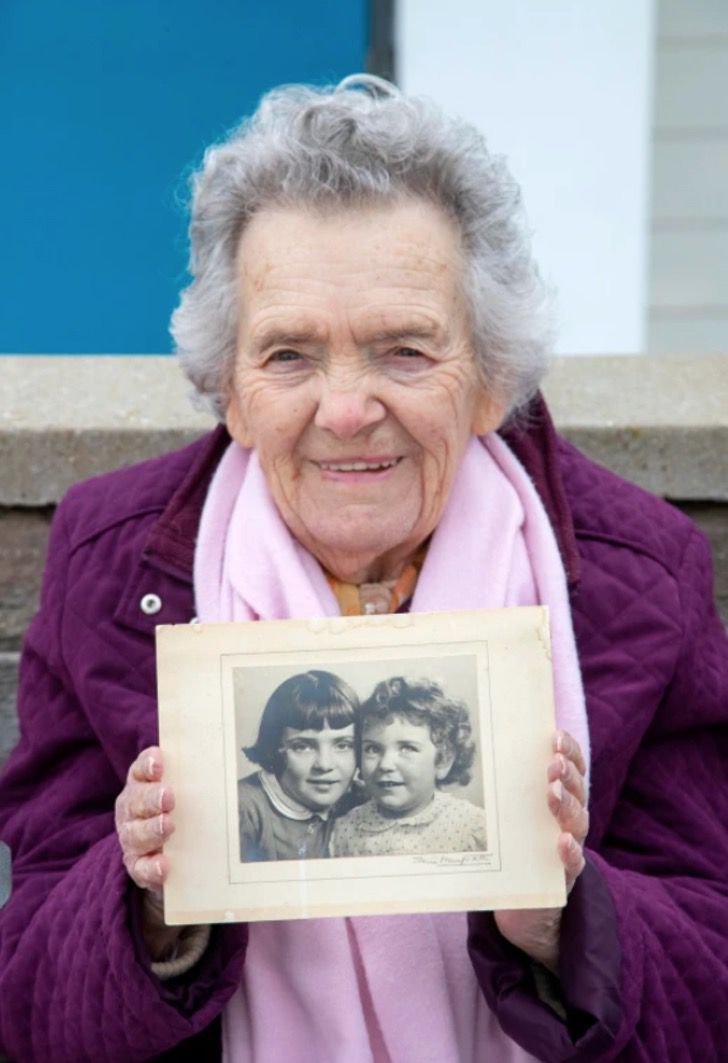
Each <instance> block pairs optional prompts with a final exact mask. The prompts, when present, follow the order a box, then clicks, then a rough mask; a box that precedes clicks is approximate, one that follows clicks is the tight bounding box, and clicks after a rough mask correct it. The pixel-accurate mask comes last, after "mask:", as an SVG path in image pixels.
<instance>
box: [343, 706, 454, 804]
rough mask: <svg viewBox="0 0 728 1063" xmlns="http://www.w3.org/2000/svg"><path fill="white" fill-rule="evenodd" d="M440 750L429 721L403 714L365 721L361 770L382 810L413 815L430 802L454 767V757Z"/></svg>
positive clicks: (370, 791) (371, 793)
mask: <svg viewBox="0 0 728 1063" xmlns="http://www.w3.org/2000/svg"><path fill="white" fill-rule="evenodd" d="M438 753H439V750H438V748H437V746H436V745H435V744H434V742H433V741H432V736H431V734H430V728H429V727H428V725H427V724H426V723H425V724H420V723H412V722H411V721H410V720H408V719H406V718H404V717H401V716H388V717H387V719H386V720H372V719H370V720H367V721H365V723H364V728H363V731H362V745H361V774H362V778H363V779H364V782H365V783H366V785H367V789H368V790H369V793H370V795H371V796H372V798H373V799H374V800H375V801H376V803H377V805H378V807H379V811H380V812H382V813H383V814H384V815H385V816H386V815H389V816H394V817H398V816H411V815H413V814H414V813H415V812H419V811H420V810H421V809H423V808H424V807H425V806H426V805H428V804H429V802H430V801H431V800H432V797H433V795H434V793H435V787H436V786H437V782H438V780H442V779H444V778H445V777H446V775H447V774H448V772H449V771H450V768H451V767H452V758H451V757H442V756H438Z"/></svg>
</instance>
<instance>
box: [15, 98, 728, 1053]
mask: <svg viewBox="0 0 728 1063" xmlns="http://www.w3.org/2000/svg"><path fill="white" fill-rule="evenodd" d="M362 87H363V88H364V89H365V90H368V91H359V90H360V89H361V88H362ZM519 209H520V208H519V195H518V190H517V188H516V186H515V185H514V183H513V181H512V180H511V178H510V177H509V175H508V173H507V171H506V169H505V167H504V165H503V163H502V161H501V160H499V159H497V158H494V157H492V156H490V155H489V153H488V151H487V150H486V147H485V145H484V143H483V141H482V139H481V137H480V136H479V135H478V134H477V133H476V132H475V131H474V130H473V129H471V128H469V127H468V126H466V125H464V124H462V123H460V122H457V121H453V120H450V119H448V118H446V117H445V116H444V115H442V114H441V113H440V112H439V111H438V110H436V109H435V108H434V107H432V106H430V105H427V104H426V103H423V102H422V101H420V100H415V99H407V98H405V97H403V96H401V95H400V94H399V93H397V92H396V91H395V90H394V89H392V88H391V87H389V86H386V85H385V84H383V83H381V82H377V81H375V80H374V79H366V78H361V79H359V84H358V85H357V83H356V81H353V82H352V80H351V79H349V80H348V81H347V82H344V83H342V84H341V85H340V86H339V87H338V88H337V89H335V90H333V91H325V92H318V91H313V90H309V89H284V90H281V91H278V92H274V93H272V94H271V95H269V96H268V97H267V98H266V99H264V101H263V103H262V104H261V107H260V110H259V111H258V113H257V114H256V115H255V116H254V118H253V119H252V120H251V121H250V122H249V123H247V124H244V125H243V126H242V127H241V128H240V129H239V130H237V131H236V132H235V133H234V134H233V135H232V136H231V138H230V139H229V140H228V141H227V142H226V143H224V144H222V145H220V146H218V147H216V148H213V149H211V150H210V151H209V152H208V153H207V155H206V157H205V161H204V164H203V167H202V170H201V172H200V174H199V175H198V177H197V179H196V182H195V192H194V201H193V208H192V224H191V240H192V252H191V270H192V274H193V278H194V279H193V282H192V284H191V285H190V287H189V288H188V289H187V291H186V292H184V294H183V296H182V300H181V304H180V307H179V309H178V310H177V312H176V314H175V316H174V320H173V332H174V335H175V338H176V341H177V345H178V349H179V355H180V359H181V362H182V365H183V367H184V369H185V371H186V372H187V374H188V376H189V377H190V379H191V380H192V382H193V383H194V385H195V387H196V388H197V390H198V391H199V392H200V394H202V395H204V396H206V397H207V398H208V399H209V401H210V403H211V404H212V406H213V407H214V408H215V410H216V411H217V412H218V414H219V416H220V418H221V420H222V421H223V422H224V423H223V424H222V425H221V426H220V427H219V428H218V429H216V430H215V431H214V432H212V433H211V434H210V435H209V436H207V437H205V438H203V439H201V440H200V441H199V442H197V443H194V444H193V445H192V446H190V447H188V448H187V449H185V450H183V451H181V452H179V453H175V454H170V455H168V456H165V457H163V458H160V459H156V460H154V461H151V462H148V463H146V464H144V465H141V466H139V467H136V468H132V469H126V470H123V471H120V472H117V473H114V474H112V475H110V476H104V477H101V478H99V479H96V480H94V481H92V482H90V483H87V484H83V485H80V486H78V487H76V488H74V489H73V490H72V491H71V492H70V493H69V495H68V497H67V498H66V499H65V501H64V502H63V503H62V504H61V506H60V507H59V510H58V513H57V515H56V519H55V524H54V530H53V534H52V539H51V545H50V554H49V560H48V568H47V574H46V579H45V584H44V590H43V596H42V603H41V609H40V612H39V615H38V616H37V618H36V620H35V621H34V623H33V625H32V627H31V629H30V631H29V634H28V637H27V641H26V644H25V651H24V660H23V668H22V677H21V687H20V705H21V708H20V711H21V726H22V737H21V741H20V745H19V747H18V748H17V750H16V751H15V753H14V755H13V756H12V757H11V759H10V762H9V764H8V766H7V768H6V771H5V773H4V776H3V779H2V794H1V798H2V804H1V807H2V813H1V815H0V836H2V838H3V839H4V840H6V841H7V842H9V843H10V845H11V847H12V849H13V852H14V860H15V871H16V881H15V889H14V894H13V897H12V898H11V900H10V902H9V904H8V906H7V908H6V909H5V911H4V912H3V914H2V923H1V949H2V954H1V958H0V1045H2V1047H3V1048H4V1050H5V1052H6V1053H8V1054H9V1055H10V1056H11V1057H12V1058H14V1059H17V1060H22V1061H23V1063H28V1061H32V1060H43V1061H53V1060H55V1061H69V1063H78V1061H79V1060H94V1061H97V1060H114V1061H119V1063H131V1061H134V1060H146V1059H152V1058H155V1057H157V1056H161V1055H162V1054H163V1053H167V1054H165V1055H164V1058H165V1059H179V1060H181V1059H205V1060H207V1059H215V1058H220V1056H221V1055H222V1058H224V1059H225V1060H226V1061H237V1060H257V1061H261V1063H267V1061H270V1060H286V1061H288V1063H296V1061H309V1060H317V1061H318V1060H322V1061H323V1060H331V1061H342V1063H360V1061H362V1063H363V1061H371V1060H377V1061H382V1060H389V1061H391V1063H408V1061H411V1060H415V1059H416V1060H426V1059H428V1060H437V1061H438V1063H463V1061H470V1060H493V1059H496V1060H516V1059H529V1058H537V1059H541V1060H552V1061H556V1060H564V1059H571V1060H611V1059H615V1058H620V1059H624V1060H634V1061H637V1060H663V1059H665V1060H667V1059H670V1060H693V1059H700V1060H715V1059H718V1058H719V1057H721V1056H724V1052H725V1048H724V1045H725V1041H726V1035H728V1018H727V1017H726V1007H725V1002H726V999H728V931H727V927H728V899H727V898H726V886H725V874H726V867H727V866H728V786H727V785H726V777H727V776H726V731H725V725H726V720H727V718H728V652H727V649H728V643H727V642H726V638H725V633H724V631H723V629H722V626H721V624H720V623H719V620H718V618H717V616H716V614H715V611H714V609H713V607H712V604H711V577H710V562H709V556H708V550H707V547H706V544H705V542H704V540H703V538H702V537H701V535H700V534H699V533H698V532H697V531H696V530H695V528H694V527H693V526H692V525H691V524H690V522H689V521H688V520H687V519H686V518H684V517H683V516H681V515H680V514H679V513H677V512H675V511H674V510H672V509H670V508H669V507H668V506H667V505H665V504H663V503H662V502H660V501H658V500H656V499H654V498H651V497H649V496H648V495H646V494H644V493H643V492H642V491H640V490H638V489H637V488H635V487H632V486H630V485H629V484H627V483H624V482H623V481H621V480H619V479H617V478H616V477H614V476H612V475H611V474H610V473H608V472H607V471H606V470H604V469H601V468H599V467H598V466H595V465H593V464H592V463H591V462H589V461H588V460H587V459H586V458H584V457H583V456H582V455H581V454H579V453H578V452H577V451H575V450H574V449H573V448H572V447H570V446H569V445H568V444H566V443H565V442H564V441H563V440H561V439H559V438H558V436H557V435H556V434H555V432H554V429H553V426H552V423H551V421H550V419H549V416H548V413H547V411H546V408H545V406H544V404H543V402H542V400H541V399H540V398H539V397H538V395H537V387H538V384H539V381H540V379H541V377H542V374H543V371H544V366H545V361H546V353H547V350H548V346H549V328H548V314H547V307H546V301H545V299H544V292H543V288H542V285H541V282H540V280H539V276H538V273H537V271H536V268H535V266H534V264H533V262H532V260H531V257H530V252H529V247H528V241H527V238H526V235H525V233H524V227H523V222H522V219H521V216H520V213H519ZM534 602H539V603H544V604H547V605H548V606H549V607H550V610H551V615H552V627H553V633H554V646H553V659H554V672H555V691H556V704H557V724H558V727H559V730H558V731H557V733H556V734H555V736H554V747H553V754H552V756H551V757H550V759H548V758H547V762H545V763H544V768H543V787H544V801H547V802H548V807H549V808H550V810H551V813H552V814H553V816H554V818H555V820H556V822H557V823H558V825H559V828H560V834H559V841H558V853H559V856H560V858H561V861H562V862H563V866H564V874H565V877H566V882H567V886H568V888H569V899H568V903H567V904H566V907H565V908H564V909H563V910H556V911H553V910H549V911H499V912H495V913H494V914H489V913H482V912H475V913H473V914H471V915H470V916H469V917H467V918H466V917H465V916H462V915H459V914H457V915H436V916H424V915H418V916H408V917H378V918H368V919H351V920H316V921H300V922H291V923H286V922H279V923H269V924H255V925H252V926H250V927H245V926H224V927H213V928H209V927H204V926H202V927H187V928H184V929H183V930H181V931H180V930H179V929H178V928H167V927H165V926H164V924H163V923H162V920H161V916H160V902H159V897H160V891H161V889H162V885H163V883H164V880H165V878H166V877H167V875H168V873H169V870H170V869H169V863H168V859H167V858H166V857H165V856H164V854H163V851H162V846H163V843H164V840H165V839H166V838H168V837H169V835H170V832H171V831H172V829H173V820H174V816H173V807H174V795H173V794H172V792H171V791H170V788H169V786H168V785H166V784H165V779H164V762H163V753H162V752H160V750H159V749H158V748H157V747H156V746H155V745H154V742H155V738H156V713H155V677H154V647H153V634H154V626H155V624H157V623H159V622H163V623H173V622H177V623H179V622H185V621H189V620H190V619H191V618H192V617H193V616H194V615H195V614H198V615H199V616H200V618H201V619H203V620H205V621H208V620H238V621H240V622H253V621H255V620H257V619H259V618H263V619H267V618H280V617H312V616H321V615H335V614H337V613H340V612H341V613H345V614H351V613H356V612H381V611H383V612H386V611H395V610H406V609H410V610H414V611H416V610H433V609H434V610H437V609H459V608H473V607H479V606H486V607H487V606H503V605H519V604H529V603H534ZM130 765H131V766H130ZM588 772H590V775H591V796H590V800H589V812H590V819H589V820H588V819H587V811H586V803H587V798H586V783H585V779H586V777H587V773H588ZM125 780H126V783H125ZM120 791H121V795H120V796H118V795H119V792H120ZM117 797H118V800H116V824H115V825H114V802H115V799H117ZM220 1019H221V1020H222V1021H221V1022H220Z"/></svg>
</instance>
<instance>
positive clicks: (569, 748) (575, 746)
mask: <svg viewBox="0 0 728 1063" xmlns="http://www.w3.org/2000/svg"><path fill="white" fill-rule="evenodd" d="M554 753H561V754H562V755H563V756H564V757H565V758H566V759H567V760H569V761H571V763H572V764H574V766H575V767H576V770H577V771H578V772H579V774H580V775H582V776H584V775H586V761H585V759H584V754H583V753H582V751H581V746H580V745H579V743H578V742H577V740H576V739H575V738H573V737H572V736H571V735H570V734H569V732H568V731H557V732H556V734H555V735H554Z"/></svg>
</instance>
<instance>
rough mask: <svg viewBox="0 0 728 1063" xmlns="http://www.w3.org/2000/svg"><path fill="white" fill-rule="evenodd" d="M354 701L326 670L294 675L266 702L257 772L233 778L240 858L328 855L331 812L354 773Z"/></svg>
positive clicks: (255, 751)
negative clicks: (237, 811) (236, 787)
mask: <svg viewBox="0 0 728 1063" xmlns="http://www.w3.org/2000/svg"><path fill="white" fill-rule="evenodd" d="M358 708H359V699H358V698H357V696H356V694H355V693H354V691H353V690H352V689H351V687H350V686H349V685H348V684H347V683H345V682H344V681H343V679H340V678H339V676H336V675H333V674H332V673H331V672H322V671H310V672H302V673H300V674H299V675H293V676H291V677H290V678H289V679H286V680H285V681H284V682H283V683H281V684H280V685H279V686H277V687H276V689H275V690H274V691H273V693H272V694H271V696H270V697H269V698H268V701H267V702H266V705H265V708H264V709H263V714H262V716H261V720H260V726H259V729H258V738H257V741H256V742H255V744H254V745H252V746H248V747H247V748H245V749H244V753H245V755H246V756H247V758H248V760H250V761H252V762H253V763H254V764H259V765H260V770H259V771H256V772H253V773H252V774H251V775H248V776H246V778H244V779H240V781H239V782H238V807H239V819H240V858H241V860H245V861H251V860H256V861H257V860H300V859H304V858H314V859H320V858H321V857H325V856H328V850H329V839H330V836H331V829H332V826H333V817H334V813H335V810H336V811H338V810H340V808H341V804H340V803H341V801H342V798H344V797H345V796H346V795H347V794H348V793H349V789H350V787H351V784H352V779H353V778H354V773H355V771H356V751H355V746H356V736H355V722H356V714H357V710H358Z"/></svg>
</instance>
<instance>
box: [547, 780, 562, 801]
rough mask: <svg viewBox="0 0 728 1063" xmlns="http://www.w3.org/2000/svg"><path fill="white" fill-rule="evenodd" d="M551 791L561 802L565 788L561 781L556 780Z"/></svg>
mask: <svg viewBox="0 0 728 1063" xmlns="http://www.w3.org/2000/svg"><path fill="white" fill-rule="evenodd" d="M550 789H551V793H552V794H553V795H554V797H555V798H556V800H557V801H559V802H561V801H562V800H563V797H564V787H563V786H562V785H561V782H560V780H559V779H556V781H555V782H552V783H551V787H550Z"/></svg>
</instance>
